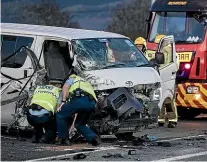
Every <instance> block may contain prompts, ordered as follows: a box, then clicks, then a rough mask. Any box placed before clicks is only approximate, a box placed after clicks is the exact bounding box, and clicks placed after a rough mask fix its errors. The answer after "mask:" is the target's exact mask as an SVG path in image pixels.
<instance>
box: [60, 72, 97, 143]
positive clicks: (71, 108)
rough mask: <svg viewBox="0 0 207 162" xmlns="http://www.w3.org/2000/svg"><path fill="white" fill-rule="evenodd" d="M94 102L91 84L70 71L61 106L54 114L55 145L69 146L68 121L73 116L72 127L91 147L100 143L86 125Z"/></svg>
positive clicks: (94, 96)
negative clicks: (55, 126)
mask: <svg viewBox="0 0 207 162" xmlns="http://www.w3.org/2000/svg"><path fill="white" fill-rule="evenodd" d="M96 102H97V98H96V94H95V92H94V89H93V87H92V86H91V84H90V83H89V82H87V81H86V80H84V79H83V78H81V77H79V76H77V72H75V70H74V69H71V71H70V73H69V74H68V79H67V80H66V82H65V83H64V85H63V88H62V104H61V105H60V107H59V108H58V110H57V113H56V121H57V130H58V138H57V140H56V144H58V145H70V141H69V137H68V136H69V133H68V132H69V129H68V128H69V124H68V119H69V118H70V117H71V116H72V115H75V114H77V117H76V120H75V124H74V125H75V128H76V129H77V131H78V132H79V133H81V134H82V135H83V136H84V137H85V138H86V140H87V141H88V143H91V144H92V145H93V146H97V145H99V144H100V143H101V140H100V138H99V137H98V136H97V135H96V134H95V133H94V132H93V131H91V130H90V128H88V127H87V125H86V124H87V121H88V119H89V116H90V115H91V113H92V111H93V110H94V109H95V105H96Z"/></svg>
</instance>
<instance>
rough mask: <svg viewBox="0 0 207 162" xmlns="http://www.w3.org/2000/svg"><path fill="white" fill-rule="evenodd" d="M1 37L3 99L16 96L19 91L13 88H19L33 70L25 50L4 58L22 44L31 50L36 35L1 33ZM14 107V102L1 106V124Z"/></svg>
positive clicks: (7, 118)
mask: <svg viewBox="0 0 207 162" xmlns="http://www.w3.org/2000/svg"><path fill="white" fill-rule="evenodd" d="M1 37H2V44H1V97H2V99H1V100H2V101H4V100H7V99H11V98H13V97H15V96H17V95H18V94H19V92H18V91H15V89H19V90H20V89H21V88H22V87H23V86H24V84H25V83H26V82H27V80H28V79H29V77H30V76H31V75H32V73H33V72H34V68H33V66H32V61H31V59H30V57H29V56H28V55H27V53H26V52H25V51H20V52H17V53H16V54H15V55H13V56H12V57H11V58H9V59H6V58H8V56H10V55H12V54H14V53H15V52H16V51H17V50H18V49H20V47H22V46H27V47H28V48H30V49H31V50H32V51H33V49H34V47H35V40H36V36H22V35H21V36H19V35H11V34H4V33H2V35H1ZM5 59H6V60H5ZM4 60H5V61H4ZM11 92H12V93H11ZM14 108H15V103H10V104H6V105H3V106H2V108H1V110H2V111H1V113H2V118H1V120H2V124H3V125H4V124H8V123H9V122H10V121H11V119H12V116H11V114H12V113H13V112H14Z"/></svg>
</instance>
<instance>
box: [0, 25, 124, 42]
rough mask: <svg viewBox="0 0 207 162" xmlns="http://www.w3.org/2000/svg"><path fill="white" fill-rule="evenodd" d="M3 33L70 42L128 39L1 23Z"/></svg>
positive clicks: (85, 32) (78, 31) (72, 30)
mask: <svg viewBox="0 0 207 162" xmlns="http://www.w3.org/2000/svg"><path fill="white" fill-rule="evenodd" d="M1 32H6V33H16V34H28V35H41V36H51V37H59V38H64V39H69V40H72V39H86V38H127V37H125V36H123V35H120V34H116V33H111V32H104V31H95V30H85V29H75V28H63V27H54V26H42V25H29V24H16V23H1Z"/></svg>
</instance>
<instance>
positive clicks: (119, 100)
mask: <svg viewBox="0 0 207 162" xmlns="http://www.w3.org/2000/svg"><path fill="white" fill-rule="evenodd" d="M126 101H127V97H126V95H125V94H122V95H120V96H119V97H117V98H116V99H115V100H113V104H114V107H115V109H118V108H120V107H121V106H122V105H124V104H125V103H126Z"/></svg>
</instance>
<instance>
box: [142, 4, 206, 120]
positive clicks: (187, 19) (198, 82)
mask: <svg viewBox="0 0 207 162" xmlns="http://www.w3.org/2000/svg"><path fill="white" fill-rule="evenodd" d="M146 21H147V35H146V38H147V48H148V50H147V52H146V57H147V58H148V60H151V59H152V58H154V54H155V51H156V49H157V45H158V44H156V43H155V38H156V36H158V35H173V36H174V39H175V43H176V53H177V57H178V58H179V63H180V65H179V70H178V72H177V74H176V105H177V108H178V114H179V116H180V117H182V118H188V119H190V118H194V117H195V116H197V115H199V114H201V113H206V112H207V34H206V33H207V1H206V0H156V1H155V2H154V3H153V4H152V6H151V9H150V12H149V15H148V17H147V20H146Z"/></svg>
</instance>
